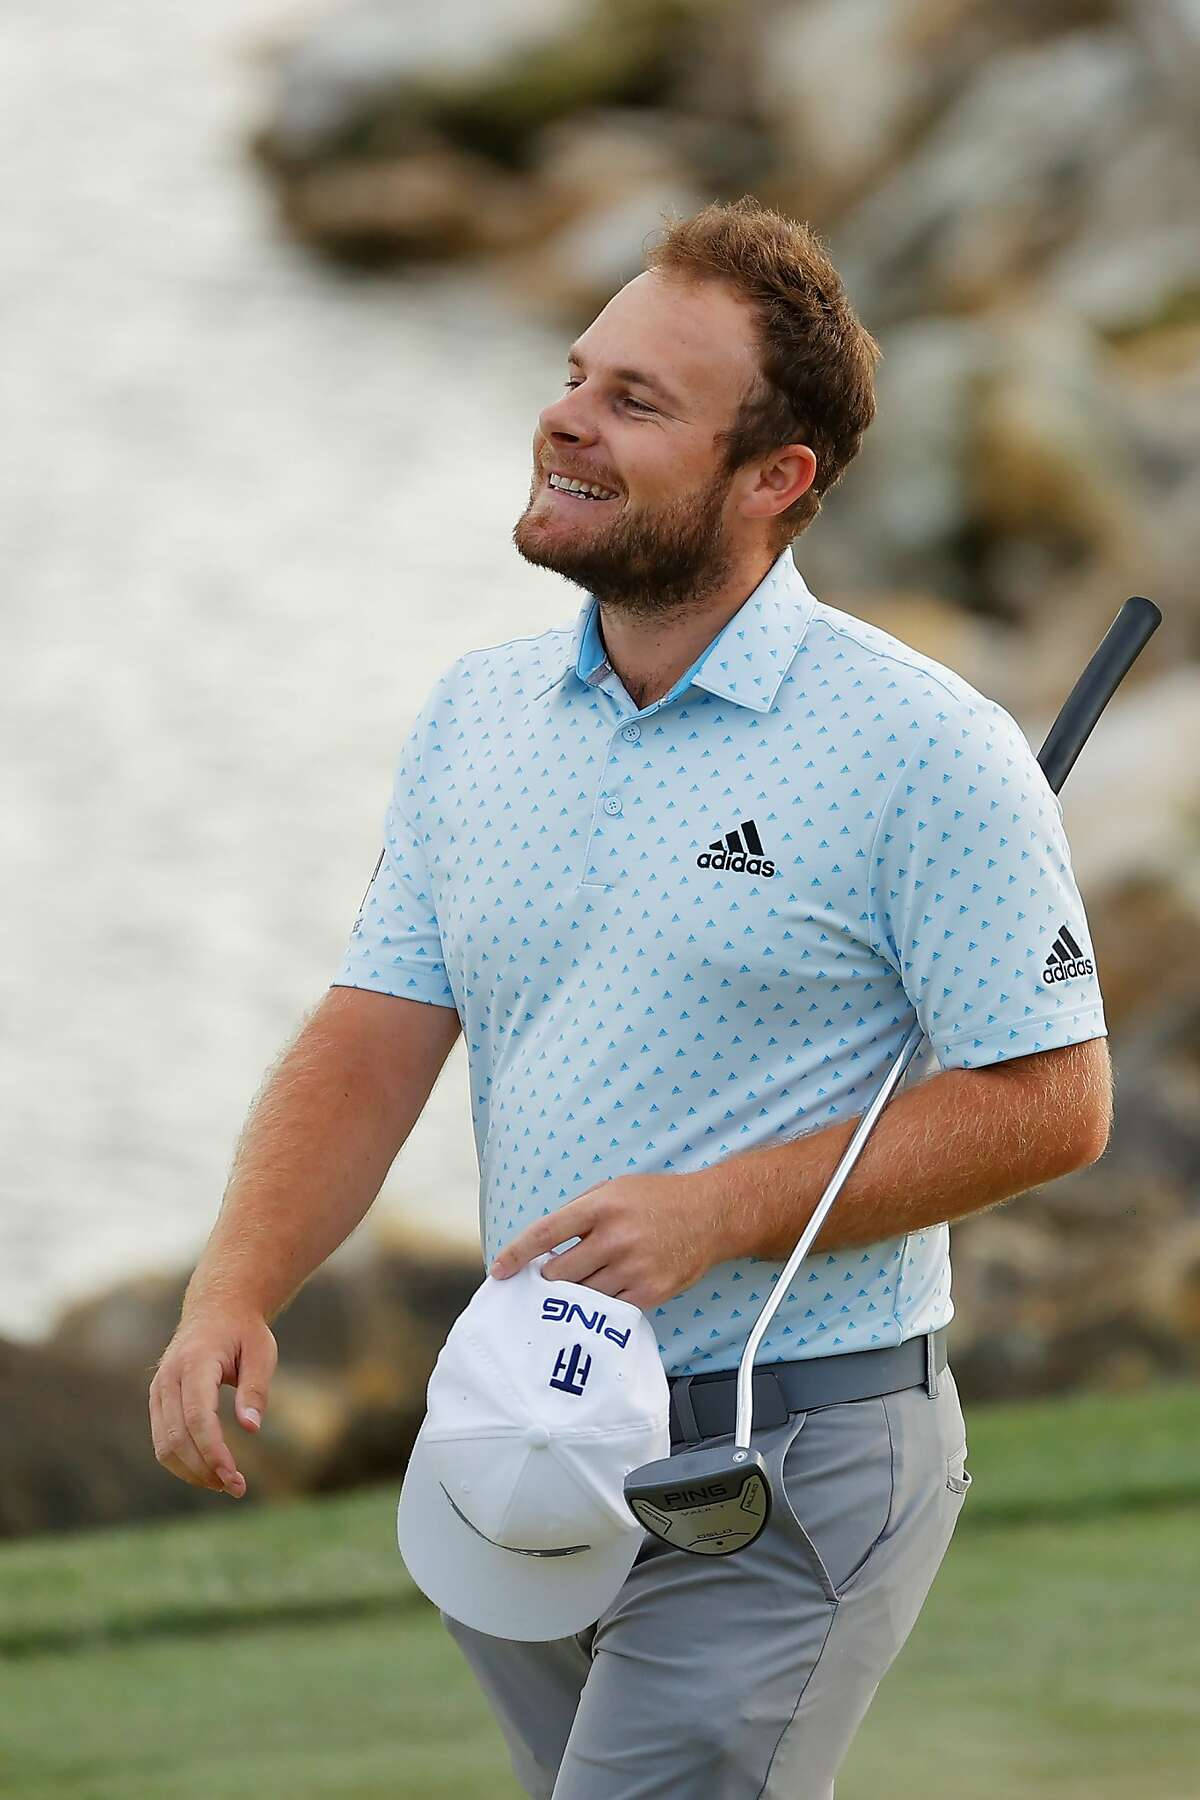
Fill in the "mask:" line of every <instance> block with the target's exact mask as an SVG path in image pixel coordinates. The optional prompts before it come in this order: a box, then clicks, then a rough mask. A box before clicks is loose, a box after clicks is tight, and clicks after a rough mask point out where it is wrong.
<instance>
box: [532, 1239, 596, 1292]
mask: <svg viewBox="0 0 1200 1800" xmlns="http://www.w3.org/2000/svg"><path fill="white" fill-rule="evenodd" d="M599 1236H600V1233H599V1232H596V1231H593V1232H591V1233H589V1235H588V1236H587V1237H585V1238H581V1239H580V1241H579V1243H577V1244H575V1245H574V1246H573V1247H572V1248H571V1249H570V1250H562V1251H560V1252H559V1254H558V1255H557V1256H552V1257H550V1258H549V1259H548V1260H547V1261H546V1262H544V1263H543V1264H542V1267H541V1271H540V1273H541V1277H542V1280H543V1281H575V1282H578V1283H580V1285H582V1286H587V1285H589V1283H590V1281H591V1277H592V1276H593V1275H595V1274H596V1273H597V1271H598V1270H600V1269H603V1268H604V1267H605V1265H606V1263H607V1261H608V1252H607V1251H606V1250H605V1248H604V1245H603V1244H601V1243H598V1242H597V1239H598V1238H599Z"/></svg>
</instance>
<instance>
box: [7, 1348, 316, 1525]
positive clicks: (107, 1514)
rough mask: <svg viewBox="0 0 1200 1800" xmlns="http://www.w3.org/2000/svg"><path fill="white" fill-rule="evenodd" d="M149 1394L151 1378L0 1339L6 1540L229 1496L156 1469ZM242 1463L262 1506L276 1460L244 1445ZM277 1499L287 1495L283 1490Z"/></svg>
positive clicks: (151, 1515)
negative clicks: (191, 1484)
mask: <svg viewBox="0 0 1200 1800" xmlns="http://www.w3.org/2000/svg"><path fill="white" fill-rule="evenodd" d="M146 1360H149V1356H148V1355H147V1358H146ZM149 1386H150V1377H149V1375H148V1374H146V1375H145V1376H144V1378H143V1376H142V1375H140V1374H134V1373H132V1372H130V1371H126V1372H124V1373H122V1372H119V1371H116V1370H112V1369H105V1368H98V1367H93V1366H90V1365H89V1364H87V1363H85V1362H82V1361H80V1360H78V1359H77V1358H74V1357H71V1356H68V1355H65V1354H63V1353H62V1352H60V1351H58V1350H55V1349H53V1348H51V1347H47V1346H45V1345H40V1344H33V1345H30V1344H14V1343H8V1342H6V1341H4V1340H0V1418H3V1420H4V1429H5V1471H4V1482H3V1486H2V1487H0V1538H3V1537H17V1536H23V1535H25V1534H27V1533H30V1532H37V1531H78V1530H82V1529H84V1528H86V1527H89V1526H97V1525H117V1524H123V1523H125V1522H126V1521H129V1520H132V1519H161V1518H172V1517H177V1516H180V1515H183V1514H189V1513H195V1512H199V1511H200V1510H202V1509H203V1508H205V1507H208V1508H211V1507H212V1506H213V1505H215V1504H218V1503H221V1501H222V1496H220V1495H216V1494H213V1493H211V1492H209V1491H208V1490H206V1489H203V1488H198V1487H192V1486H190V1485H189V1484H188V1483H186V1482H183V1481H180V1480H177V1479H176V1478H175V1477H174V1476H173V1475H170V1474H168V1472H167V1471H166V1470H165V1469H163V1468H162V1467H160V1465H159V1464H158V1462H157V1461H156V1460H155V1456H154V1449H153V1442H152V1439H151V1432H150V1418H149V1408H148V1403H147V1395H148V1390H149ZM232 1429H233V1431H237V1430H238V1428H237V1427H236V1426H234V1427H233V1428H232ZM238 1458H239V1467H241V1468H242V1469H243V1470H244V1472H245V1473H246V1477H247V1482H248V1484H249V1489H250V1490H251V1493H252V1495H253V1498H254V1499H255V1500H259V1499H262V1498H263V1497H264V1494H265V1493H266V1492H267V1491H268V1489H269V1488H272V1482H271V1471H270V1459H269V1457H268V1456H264V1454H263V1452H262V1448H261V1446H260V1445H259V1444H257V1443H250V1442H247V1441H245V1440H244V1439H243V1441H242V1442H239V1444H238ZM272 1491H275V1492H280V1491H283V1490H282V1486H281V1484H274V1486H273V1490H272ZM247 1497H248V1498H249V1497H250V1496H249V1495H248V1496H247ZM224 1504H225V1505H228V1504H230V1503H229V1502H228V1501H227V1500H226V1501H224Z"/></svg>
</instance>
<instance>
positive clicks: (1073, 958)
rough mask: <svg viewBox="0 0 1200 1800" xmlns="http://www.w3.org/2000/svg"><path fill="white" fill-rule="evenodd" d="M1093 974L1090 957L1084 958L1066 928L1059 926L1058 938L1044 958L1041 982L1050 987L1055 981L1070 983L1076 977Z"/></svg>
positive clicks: (1093, 969)
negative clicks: (1044, 964) (1044, 963)
mask: <svg viewBox="0 0 1200 1800" xmlns="http://www.w3.org/2000/svg"><path fill="white" fill-rule="evenodd" d="M1094 973H1095V968H1094V965H1093V963H1092V959H1091V957H1090V956H1084V954H1083V951H1082V950H1081V949H1080V948H1079V945H1078V944H1077V943H1076V942H1075V939H1074V938H1073V937H1072V936H1071V933H1070V932H1069V931H1068V930H1067V927H1066V926H1065V925H1062V926H1060V927H1059V932H1058V936H1057V937H1056V938H1055V940H1054V943H1053V945H1052V946H1051V949H1050V954H1049V956H1048V957H1047V958H1046V967H1045V968H1044V969H1043V970H1042V980H1043V981H1044V982H1045V984H1046V986H1047V987H1050V986H1052V985H1053V983H1054V982H1056V981H1070V980H1071V978H1072V977H1073V976H1076V975H1093V974H1094Z"/></svg>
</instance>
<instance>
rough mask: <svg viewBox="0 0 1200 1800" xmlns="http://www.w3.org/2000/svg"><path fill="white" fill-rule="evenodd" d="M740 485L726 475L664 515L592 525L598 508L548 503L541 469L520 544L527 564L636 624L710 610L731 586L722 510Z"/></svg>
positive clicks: (620, 515)
mask: <svg viewBox="0 0 1200 1800" xmlns="http://www.w3.org/2000/svg"><path fill="white" fill-rule="evenodd" d="M732 479H733V477H732V475H730V474H727V473H725V471H724V470H721V471H719V472H718V473H717V474H716V475H714V476H713V478H712V480H711V481H709V482H708V483H707V484H706V485H705V486H704V487H702V488H700V489H698V490H697V491H696V492H694V493H691V494H684V495H681V496H679V497H677V498H675V499H673V500H671V501H670V502H668V504H667V505H666V506H664V507H662V508H661V509H660V510H659V511H658V512H656V513H646V512H642V513H638V512H631V511H629V510H627V509H625V508H623V507H622V508H621V509H620V510H616V511H613V512H612V513H611V514H610V515H609V516H602V517H600V518H597V519H595V520H589V518H588V516H587V509H588V507H589V506H591V505H592V504H593V502H591V501H588V500H577V501H573V502H572V501H555V500H547V499H546V498H545V493H546V492H548V490H546V489H543V487H542V477H541V472H540V470H539V471H538V472H537V473H536V474H535V476H534V479H533V485H532V487H531V488H530V494H529V505H528V506H527V507H526V509H525V511H524V512H523V513H522V515H521V517H520V518H519V519H518V520H517V523H516V524H515V525H514V527H513V534H512V538H513V543H514V544H515V546H516V548H517V551H518V552H519V554H520V555H521V556H523V557H524V559H525V561H526V562H529V563H533V564H534V565H535V566H536V567H537V568H541V569H553V570H554V571H555V573H556V574H558V575H562V576H564V577H565V579H566V580H567V581H571V582H574V583H575V585H576V586H577V587H581V588H583V589H585V590H586V592H588V593H589V594H592V595H594V596H595V598H596V599H597V600H601V601H603V602H604V603H605V604H606V605H607V606H610V607H614V608H619V610H620V611H621V612H622V613H626V614H628V615H629V616H630V617H636V618H644V619H646V618H662V617H663V616H664V615H666V614H669V613H678V612H680V611H682V610H684V609H686V608H688V607H689V606H696V605H700V604H702V603H703V602H704V601H705V600H707V599H708V598H709V597H710V596H711V595H712V594H714V593H716V592H717V591H718V590H719V589H720V588H721V587H722V586H723V585H724V584H725V582H726V581H727V580H728V579H729V576H730V574H731V572H732V568H733V559H732V556H731V554H730V552H729V549H728V547H727V545H726V542H725V523H724V517H723V513H722V503H723V501H724V499H725V496H726V494H727V493H728V491H729V485H730V482H731V481H732ZM572 505H573V506H574V507H575V508H576V510H577V511H578V513H579V515H580V516H579V519H578V522H577V523H576V524H575V525H574V527H572V521H571V519H570V518H569V516H567V514H566V508H567V507H569V506H572ZM552 508H553V509H554V511H555V514H556V515H558V516H555V517H554V518H550V516H549V515H550V512H551V509H552ZM605 511H606V513H607V512H608V509H607V508H606V509H605ZM539 514H540V516H539Z"/></svg>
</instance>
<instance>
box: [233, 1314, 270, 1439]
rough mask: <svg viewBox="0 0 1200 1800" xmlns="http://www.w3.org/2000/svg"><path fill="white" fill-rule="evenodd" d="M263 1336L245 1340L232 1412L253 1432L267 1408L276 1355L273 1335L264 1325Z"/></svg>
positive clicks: (260, 1422)
mask: <svg viewBox="0 0 1200 1800" xmlns="http://www.w3.org/2000/svg"><path fill="white" fill-rule="evenodd" d="M264 1333H265V1335H264V1337H263V1338H262V1339H261V1340H259V1339H257V1338H256V1339H254V1340H251V1341H248V1342H247V1343H245V1344H244V1345H243V1347H242V1355H241V1360H240V1364H239V1368H238V1384H237V1396H236V1398H235V1400H234V1412H235V1413H236V1415H237V1420H238V1423H239V1424H240V1425H242V1426H244V1427H245V1429H246V1430H247V1431H257V1430H258V1429H259V1427H260V1426H261V1424H262V1422H263V1418H264V1416H265V1414H266V1410H267V1395H268V1391H269V1389H270V1385H271V1376H272V1375H273V1374H274V1372H275V1362H276V1357H277V1352H276V1347H275V1338H274V1335H273V1333H272V1332H271V1331H270V1329H269V1328H268V1327H264Z"/></svg>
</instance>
